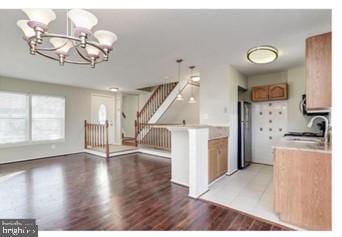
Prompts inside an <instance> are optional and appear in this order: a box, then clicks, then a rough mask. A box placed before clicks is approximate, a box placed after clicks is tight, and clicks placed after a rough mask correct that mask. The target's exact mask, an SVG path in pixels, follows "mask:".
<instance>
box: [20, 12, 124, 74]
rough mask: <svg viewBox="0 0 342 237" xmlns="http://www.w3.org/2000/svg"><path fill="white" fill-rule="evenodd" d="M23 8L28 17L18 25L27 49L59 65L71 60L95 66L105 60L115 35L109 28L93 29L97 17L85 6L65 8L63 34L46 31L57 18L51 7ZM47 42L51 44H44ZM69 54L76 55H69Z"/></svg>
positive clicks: (74, 62) (111, 47)
mask: <svg viewBox="0 0 342 237" xmlns="http://www.w3.org/2000/svg"><path fill="white" fill-rule="evenodd" d="M23 12H24V13H25V14H26V15H27V16H28V18H29V20H19V21H18V22H17V26H18V27H19V28H20V29H21V30H22V31H23V33H24V40H25V41H26V42H27V43H28V45H29V47H30V53H31V54H33V55H35V54H39V55H41V56H44V57H46V58H49V59H52V60H55V61H59V63H60V65H64V63H72V64H80V65H90V66H91V67H92V68H94V67H95V64H98V63H101V62H103V61H108V55H109V52H110V51H112V49H113V44H114V43H115V41H116V40H117V39H118V38H117V36H116V35H115V34H114V33H112V32H110V31H105V30H99V31H96V32H95V33H92V28H93V27H94V26H95V25H96V24H97V18H96V16H94V15H93V14H92V13H90V12H88V11H85V10H81V9H72V10H67V12H66V33H65V34H52V33H50V32H48V24H49V23H50V22H51V21H53V20H55V19H56V14H55V13H54V12H53V11H52V10H51V9H23ZM69 19H70V21H71V22H69ZM91 38H93V40H91ZM46 42H49V43H50V45H49V46H47V45H46ZM51 44H52V46H53V47H51ZM72 56H74V57H75V56H76V57H77V59H76V60H74V59H72Z"/></svg>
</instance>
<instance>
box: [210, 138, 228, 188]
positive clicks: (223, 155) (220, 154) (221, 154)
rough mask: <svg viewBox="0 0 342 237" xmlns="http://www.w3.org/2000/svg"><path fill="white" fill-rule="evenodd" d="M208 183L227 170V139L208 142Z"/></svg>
mask: <svg viewBox="0 0 342 237" xmlns="http://www.w3.org/2000/svg"><path fill="white" fill-rule="evenodd" d="M208 153H209V154H208V179H209V183H210V182H212V181H213V180H215V179H216V178H218V177H220V176H222V175H223V174H225V173H226V172H227V170H228V137H224V138H218V139H213V140H209V141H208Z"/></svg>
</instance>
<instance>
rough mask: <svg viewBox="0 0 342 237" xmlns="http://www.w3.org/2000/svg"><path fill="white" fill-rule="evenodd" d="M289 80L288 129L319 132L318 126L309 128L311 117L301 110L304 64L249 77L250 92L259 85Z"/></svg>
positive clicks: (303, 92)
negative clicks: (282, 70)
mask: <svg viewBox="0 0 342 237" xmlns="http://www.w3.org/2000/svg"><path fill="white" fill-rule="evenodd" d="M283 82H287V83H288V85H289V88H288V89H289V98H288V119H287V129H288V131H290V132H319V130H318V129H317V127H316V126H313V127H312V128H308V127H307V124H308V122H309V120H310V117H308V116H304V115H303V114H301V113H300V111H299V102H300V100H301V97H302V94H305V68H304V66H300V67H295V68H291V69H289V70H287V71H284V72H277V73H269V74H262V75H256V76H251V77H248V93H249V95H250V91H251V88H252V87H253V86H259V85H270V84H276V83H283Z"/></svg>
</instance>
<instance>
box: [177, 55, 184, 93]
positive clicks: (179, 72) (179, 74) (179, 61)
mask: <svg viewBox="0 0 342 237" xmlns="http://www.w3.org/2000/svg"><path fill="white" fill-rule="evenodd" d="M176 62H177V63H178V95H177V97H176V100H184V97H183V96H182V92H181V88H180V86H181V85H180V81H181V80H180V78H181V71H180V70H181V63H182V62H183V59H177V60H176Z"/></svg>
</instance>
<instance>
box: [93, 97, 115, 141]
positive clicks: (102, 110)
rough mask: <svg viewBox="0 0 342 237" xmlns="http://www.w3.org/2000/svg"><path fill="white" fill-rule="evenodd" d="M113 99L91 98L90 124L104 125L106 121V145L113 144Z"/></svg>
mask: <svg viewBox="0 0 342 237" xmlns="http://www.w3.org/2000/svg"><path fill="white" fill-rule="evenodd" d="M114 108H115V103H114V97H113V96H109V95H95V94H93V95H92V96H91V122H92V123H98V124H105V122H106V120H108V124H109V126H108V143H109V144H114V134H115V133H114V132H115V130H114V128H115V126H114V121H115V120H114V114H115V112H114V111H115V109H114Z"/></svg>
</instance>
